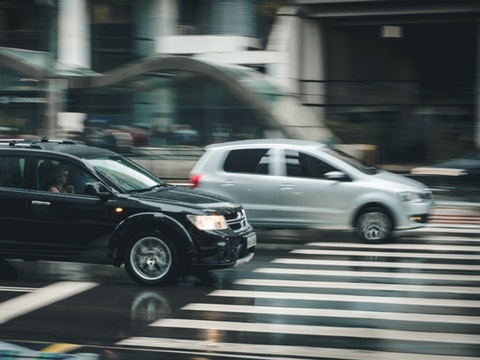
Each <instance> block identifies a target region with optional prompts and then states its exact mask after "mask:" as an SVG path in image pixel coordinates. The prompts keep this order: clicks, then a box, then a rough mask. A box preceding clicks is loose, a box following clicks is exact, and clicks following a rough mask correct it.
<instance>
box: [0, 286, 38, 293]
mask: <svg viewBox="0 0 480 360" xmlns="http://www.w3.org/2000/svg"><path fill="white" fill-rule="evenodd" d="M2 291H3V292H5V291H8V292H34V291H37V288H31V287H20V286H0V292H2Z"/></svg>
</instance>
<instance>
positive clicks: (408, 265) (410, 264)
mask: <svg viewBox="0 0 480 360" xmlns="http://www.w3.org/2000/svg"><path fill="white" fill-rule="evenodd" d="M272 263H274V264H289V265H317V266H324V265H326V266H332V265H333V266H358V267H382V268H383V267H387V268H406V269H429V270H467V271H478V270H480V265H464V264H436V263H419V262H413V261H412V262H388V261H363V260H358V261H354V260H325V259H290V258H285V259H284V258H278V259H275V260H273V261H272Z"/></svg>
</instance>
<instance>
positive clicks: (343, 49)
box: [0, 0, 480, 163]
mask: <svg viewBox="0 0 480 360" xmlns="http://www.w3.org/2000/svg"><path fill="white" fill-rule="evenodd" d="M479 19H480V3H479V2H478V1H472V0H456V1H447V0H435V1H430V0H370V1H366V0H343V1H342V0H337V1H335V0H330V1H329V0H319V1H314V0H305V1H300V0H298V1H297V0H278V1H267V0H264V1H262V0H136V1H134V0H16V1H0V84H1V87H0V92H1V93H0V134H3V136H8V137H11V136H25V135H28V134H31V135H37V136H38V135H47V136H50V137H58V136H72V137H79V138H81V139H83V140H88V141H92V142H94V141H96V144H99V145H104V146H110V145H112V144H116V146H117V147H118V146H119V145H123V146H125V147H126V148H128V147H129V146H163V145H190V146H204V145H206V144H209V143H213V142H219V141H226V140H233V139H245V138H253V137H273V136H275V137H278V136H285V137H294V138H303V139H311V140H316V141H328V142H342V143H347V144H369V145H373V146H374V147H376V149H377V151H376V154H377V155H376V156H377V158H376V159H375V160H376V161H377V162H381V163H421V162H426V161H432V160H436V159H442V158H447V157H455V156H456V155H458V154H461V153H464V152H465V151H468V150H470V149H472V148H473V147H474V146H475V145H476V144H477V145H478V144H479V143H480V111H479V107H478V105H479V104H480V98H479V94H480V90H479V87H480V82H479V81H480V60H479V56H478V54H477V53H478V51H479V50H480V46H479V45H480V37H479V24H478V21H479ZM94 143H95V142H94Z"/></svg>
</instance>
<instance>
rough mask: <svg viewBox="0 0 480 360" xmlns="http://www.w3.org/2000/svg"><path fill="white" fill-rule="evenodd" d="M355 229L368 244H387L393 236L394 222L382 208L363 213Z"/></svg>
mask: <svg viewBox="0 0 480 360" xmlns="http://www.w3.org/2000/svg"><path fill="white" fill-rule="evenodd" d="M355 227H356V230H357V233H358V235H359V236H360V237H361V238H362V240H363V241H365V242H367V243H382V242H386V241H387V240H389V239H390V236H391V235H392V220H391V219H390V216H388V214H387V213H386V212H385V211H384V210H383V209H381V208H370V209H367V210H365V211H363V212H362V213H361V214H360V216H359V217H358V219H357V222H356V226H355Z"/></svg>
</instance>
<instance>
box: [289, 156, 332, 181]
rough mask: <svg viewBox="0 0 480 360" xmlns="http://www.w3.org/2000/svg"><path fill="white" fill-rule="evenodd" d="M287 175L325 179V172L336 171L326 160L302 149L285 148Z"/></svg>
mask: <svg viewBox="0 0 480 360" xmlns="http://www.w3.org/2000/svg"><path fill="white" fill-rule="evenodd" d="M285 165H286V171H287V176H291V177H304V178H315V179H323V178H325V176H324V175H325V174H326V173H328V172H330V171H335V170H337V169H335V168H334V167H333V166H331V165H330V164H327V163H326V162H324V161H322V160H320V159H318V158H316V157H314V156H311V155H308V154H305V153H303V152H300V151H294V150H285Z"/></svg>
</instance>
